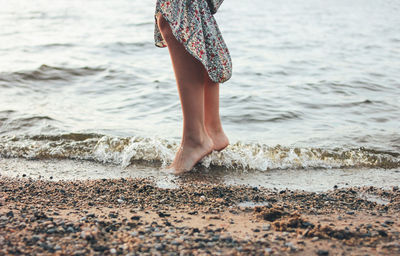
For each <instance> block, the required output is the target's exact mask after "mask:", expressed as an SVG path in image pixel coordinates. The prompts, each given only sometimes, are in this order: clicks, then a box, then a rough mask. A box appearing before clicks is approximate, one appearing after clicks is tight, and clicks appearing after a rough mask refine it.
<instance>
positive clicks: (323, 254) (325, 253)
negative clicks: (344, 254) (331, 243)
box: [317, 250, 329, 256]
mask: <svg viewBox="0 0 400 256" xmlns="http://www.w3.org/2000/svg"><path fill="white" fill-rule="evenodd" d="M317 255H318V256H328V255H329V251H327V250H318V251H317Z"/></svg>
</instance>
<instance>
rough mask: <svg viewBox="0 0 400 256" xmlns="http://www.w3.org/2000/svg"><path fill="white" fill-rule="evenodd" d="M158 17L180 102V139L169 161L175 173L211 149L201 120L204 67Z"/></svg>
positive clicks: (181, 170) (211, 143) (183, 170)
mask: <svg viewBox="0 0 400 256" xmlns="http://www.w3.org/2000/svg"><path fill="white" fill-rule="evenodd" d="M157 20H158V26H159V28H160V32H161V34H162V36H163V38H164V39H165V41H166V42H167V45H168V50H169V53H170V56H171V60H172V66H173V68H174V72H175V78H176V82H177V85H178V91H179V97H180V100H181V105H182V112H183V135H182V142H181V146H180V149H179V150H178V152H177V153H176V156H175V159H174V161H173V163H172V164H171V168H173V169H175V172H176V173H182V172H185V171H188V170H190V169H192V168H193V166H194V165H195V164H196V163H197V162H198V161H199V160H201V159H202V158H203V157H204V156H206V155H208V154H209V153H211V151H212V150H213V141H212V140H211V138H210V137H209V135H208V134H207V130H206V128H205V124H204V73H203V72H202V70H203V69H204V67H203V66H202V64H201V63H200V62H199V61H198V60H196V59H195V58H194V57H193V56H192V55H190V54H189V53H188V52H187V51H186V49H185V48H184V46H183V45H182V44H181V43H179V42H178V41H177V40H176V38H175V37H174V35H173V34H172V31H171V28H170V27H169V24H168V22H167V21H166V20H165V19H164V18H163V17H162V15H159V16H158V17H157Z"/></svg>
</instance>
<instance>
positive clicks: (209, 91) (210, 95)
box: [204, 71, 229, 151]
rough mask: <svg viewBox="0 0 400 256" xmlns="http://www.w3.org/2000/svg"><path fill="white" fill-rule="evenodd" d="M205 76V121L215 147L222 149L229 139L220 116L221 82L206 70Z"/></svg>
mask: <svg viewBox="0 0 400 256" xmlns="http://www.w3.org/2000/svg"><path fill="white" fill-rule="evenodd" d="M204 76H205V78H204V79H205V87H204V123H205V126H206V129H207V133H208V135H209V136H210V137H211V139H212V140H213V143H214V148H213V149H214V150H217V151H220V150H222V149H224V148H225V147H227V146H228V145H229V140H228V137H227V136H226V135H225V133H224V130H223V129H222V124H221V119H220V116H219V84H218V83H214V82H213V81H212V80H211V79H210V77H209V76H208V73H207V72H206V71H205V72H204Z"/></svg>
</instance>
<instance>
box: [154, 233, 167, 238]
mask: <svg viewBox="0 0 400 256" xmlns="http://www.w3.org/2000/svg"><path fill="white" fill-rule="evenodd" d="M153 236H154V237H157V238H160V237H164V236H165V234H164V233H155V234H153Z"/></svg>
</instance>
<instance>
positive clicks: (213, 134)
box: [207, 129, 229, 151]
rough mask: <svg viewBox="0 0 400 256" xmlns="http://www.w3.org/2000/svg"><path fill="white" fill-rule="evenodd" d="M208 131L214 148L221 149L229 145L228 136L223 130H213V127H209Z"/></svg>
mask: <svg viewBox="0 0 400 256" xmlns="http://www.w3.org/2000/svg"><path fill="white" fill-rule="evenodd" d="M207 133H208V135H209V136H210V138H211V139H212V141H213V144H214V147H213V150H215V151H221V150H223V149H224V148H226V147H227V146H228V145H229V140H228V137H227V136H226V135H225V133H224V131H223V130H219V131H212V130H211V129H207Z"/></svg>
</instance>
